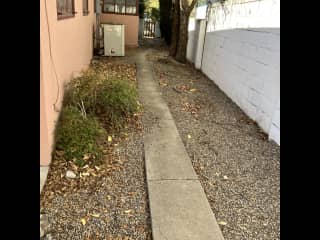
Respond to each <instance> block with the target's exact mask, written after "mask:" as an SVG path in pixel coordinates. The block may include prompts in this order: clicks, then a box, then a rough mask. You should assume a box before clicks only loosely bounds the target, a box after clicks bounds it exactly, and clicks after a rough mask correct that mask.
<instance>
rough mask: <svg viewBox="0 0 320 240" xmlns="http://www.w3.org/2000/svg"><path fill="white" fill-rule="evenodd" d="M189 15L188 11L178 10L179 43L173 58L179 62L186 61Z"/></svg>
mask: <svg viewBox="0 0 320 240" xmlns="http://www.w3.org/2000/svg"><path fill="white" fill-rule="evenodd" d="M189 15H190V13H188V12H186V11H183V10H181V11H180V28H179V44H178V48H177V53H176V57H175V59H176V60H177V61H178V62H181V63H186V61H187V59H186V56H187V44H188V25H189Z"/></svg>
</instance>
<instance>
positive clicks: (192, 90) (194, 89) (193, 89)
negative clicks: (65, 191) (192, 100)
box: [189, 88, 197, 92]
mask: <svg viewBox="0 0 320 240" xmlns="http://www.w3.org/2000/svg"><path fill="white" fill-rule="evenodd" d="M189 91H190V92H195V91H197V89H196V88H192V89H190V90H189Z"/></svg>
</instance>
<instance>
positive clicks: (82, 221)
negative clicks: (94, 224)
mask: <svg viewBox="0 0 320 240" xmlns="http://www.w3.org/2000/svg"><path fill="white" fill-rule="evenodd" d="M81 223H82V225H83V226H84V225H86V224H87V220H86V219H85V218H81Z"/></svg>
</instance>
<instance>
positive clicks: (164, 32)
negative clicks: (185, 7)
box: [159, 0, 172, 45]
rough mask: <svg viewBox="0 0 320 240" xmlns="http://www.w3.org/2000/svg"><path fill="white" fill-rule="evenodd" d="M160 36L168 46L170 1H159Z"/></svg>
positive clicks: (170, 13)
mask: <svg viewBox="0 0 320 240" xmlns="http://www.w3.org/2000/svg"><path fill="white" fill-rule="evenodd" d="M159 8H160V9H159V10H160V31H161V36H163V38H164V39H165V41H166V43H167V44H168V45H169V44H170V41H171V15H172V10H171V8H172V0H159Z"/></svg>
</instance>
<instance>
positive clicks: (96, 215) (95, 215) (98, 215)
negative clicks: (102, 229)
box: [91, 214, 100, 218]
mask: <svg viewBox="0 0 320 240" xmlns="http://www.w3.org/2000/svg"><path fill="white" fill-rule="evenodd" d="M91 216H92V217H95V218H98V217H100V214H91Z"/></svg>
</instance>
